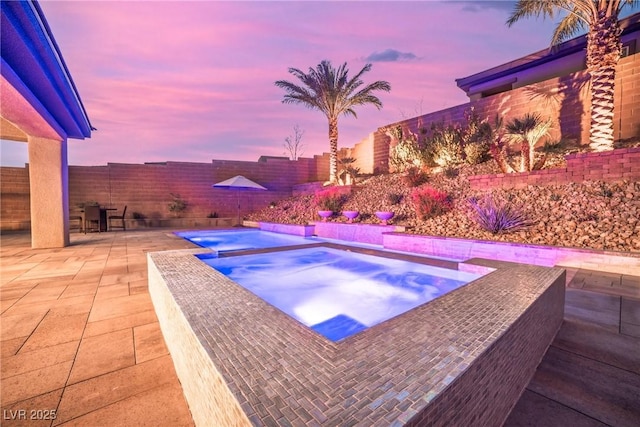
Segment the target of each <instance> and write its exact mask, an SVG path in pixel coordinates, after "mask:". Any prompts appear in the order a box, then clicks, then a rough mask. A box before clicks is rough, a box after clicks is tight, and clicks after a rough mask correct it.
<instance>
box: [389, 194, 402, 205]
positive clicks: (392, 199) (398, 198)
mask: <svg viewBox="0 0 640 427" xmlns="http://www.w3.org/2000/svg"><path fill="white" fill-rule="evenodd" d="M403 198H404V196H403V195H402V194H398V193H390V194H388V195H387V200H388V201H389V203H390V204H392V205H398V204H400V202H402V199H403Z"/></svg>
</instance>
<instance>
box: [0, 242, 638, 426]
mask: <svg viewBox="0 0 640 427" xmlns="http://www.w3.org/2000/svg"><path fill="white" fill-rule="evenodd" d="M71 241H72V245H71V246H69V247H67V248H63V249H50V250H47V249H37V250H33V249H31V248H30V240H29V236H28V234H8V235H2V242H1V245H0V303H1V304H0V315H1V318H0V340H1V343H0V352H1V361H0V365H1V366H2V375H1V377H0V383H1V384H0V403H1V407H2V408H1V409H2V410H3V413H6V414H10V413H13V414H17V413H18V411H19V410H27V411H28V410H29V409H41V410H42V409H55V410H57V418H56V420H54V421H53V423H52V421H51V420H41V421H37V420H28V422H27V423H25V422H24V420H7V419H3V420H1V424H2V425H3V426H14V425H27V426H29V427H34V426H51V425H65V426H70V425H78V426H89V425H90V426H98V425H108V426H141V425H151V426H163V425H172V426H180V425H193V421H192V418H191V415H190V413H189V410H188V408H187V405H186V402H185V400H184V397H183V395H182V390H181V388H180V384H179V382H178V380H177V377H176V374H175V371H174V368H173V363H172V360H171V357H170V356H169V355H168V354H167V353H166V352H165V351H164V349H161V348H160V347H161V346H160V345H159V343H158V342H157V341H156V339H157V335H155V333H154V328H155V326H151V325H156V324H157V321H158V320H157V317H156V315H155V312H154V311H153V309H152V308H147V309H144V310H143V311H136V310H135V307H138V308H140V305H138V303H135V302H134V303H132V304H128V303H126V302H125V300H126V299H127V298H128V297H127V296H126V295H123V294H122V293H120V292H122V291H121V290H119V291H118V292H115V294H112V295H110V293H111V292H114V290H113V289H105V290H101V297H100V298H96V295H97V292H98V290H99V288H100V287H103V286H111V285H123V284H128V286H129V297H133V296H136V295H138V294H147V293H148V290H147V280H146V274H147V272H146V269H147V265H146V255H145V254H146V252H147V251H160V250H167V249H181V248H189V247H192V246H191V245H190V244H188V243H187V242H185V241H184V240H182V239H177V238H175V237H172V236H171V234H170V231H164V230H162V231H161V230H151V231H127V232H124V233H123V232H113V233H99V234H98V233H94V234H87V235H84V234H81V233H73V234H72V236H71ZM43 263H46V268H43V267H42V266H41V265H42V264H43ZM123 266H126V271H125V270H124V269H123ZM52 268H53V269H55V270H54V271H50V269H52ZM577 273H581V275H579V276H578V279H580V277H583V276H586V275H591V276H598V273H597V272H585V271H580V270H573V271H568V274H567V277H568V278H572V277H573V275H576V274H577ZM103 280H104V281H103ZM596 280H597V281H598V280H600V279H596ZM639 280H640V279H638V277H636V276H622V278H621V280H620V285H619V286H618V287H617V288H626V289H623V291H624V290H626V291H627V292H631V295H629V296H630V297H629V298H622V299H621V311H622V320H623V322H622V323H621V325H620V328H621V330H622V335H625V334H624V331H625V330H627V331H629V332H633V333H634V334H635V337H638V336H640V332H638V331H640V325H638V320H637V319H638V312H639V307H640V301H638V298H634V297H633V296H634V295H636V296H637V295H640V294H639V293H638V289H639V288H640V287H638V286H635V283H636V282H638V281H639ZM582 283H584V282H582ZM582 283H581V284H576V286H575V287H582ZM603 283H606V282H603ZM589 286H593V283H592V284H590V285H589ZM49 287H51V288H54V290H48V289H47V288H49ZM57 287H64V290H63V291H62V292H61V293H59V294H58V295H57V296H55V294H56V293H57V292H58V290H56V289H55V288H57ZM611 288H614V287H613V286H611V287H610V289H611ZM612 291H613V292H614V293H617V292H618V290H617V289H615V288H614V289H613V290H612ZM32 292H33V293H32ZM30 293H31V297H30V298H29V299H27V298H26V296H27V295H28V294H30ZM116 294H117V295H116ZM38 295H40V296H41V298H40V297H38ZM103 297H104V298H103ZM32 298H33V299H32ZM108 300H113V301H112V302H113V303H114V307H113V309H114V311H116V312H117V313H116V315H115V316H113V317H112V316H110V315H109V314H108V313H109V308H108V307H109V306H108V304H107V305H106V306H105V305H104V304H105V303H106V302H108ZM96 303H98V305H96V307H94V304H96ZM123 305H124V306H126V307H130V308H131V307H134V310H133V311H131V310H123ZM142 306H144V304H142ZM105 307H106V308H105ZM94 308H95V311H94ZM594 309H595V307H594V306H587V307H583V309H581V310H582V311H580V313H578V314H577V315H579V316H583V317H582V319H586V318H587V316H589V312H590V311H592V310H594ZM606 309H607V308H606V306H605V310H606ZM64 314H66V315H68V316H72V317H71V318H73V316H74V315H79V316H80V317H82V316H84V322H85V323H84V329H83V330H82V331H81V333H80V336H79V337H77V339H74V340H67V339H65V338H63V336H64V334H62V335H59V334H57V333H56V334H54V336H55V337H56V338H55V340H53V341H47V339H48V338H46V337H44V336H42V335H41V334H40V333H38V334H35V335H34V332H35V331H36V329H37V328H38V327H40V326H41V323H42V322H43V319H44V318H45V317H46V316H47V315H51V316H54V315H55V316H61V315H64ZM91 314H94V319H92V320H90V319H89V316H88V315H91ZM599 317H600V315H599V314H597V313H596V314H594V313H591V318H595V319H596V320H597V319H598V318H599ZM625 319H626V323H625ZM578 321H580V319H578ZM48 322H49V320H48ZM580 324H582V323H580ZM57 325H58V327H60V328H62V330H63V331H66V330H67V328H69V332H73V333H77V332H74V331H75V330H76V328H77V326H76V325H75V324H74V323H70V324H66V323H64V322H62V323H57ZM42 327H43V328H44V327H47V325H46V324H45V325H43V326H42ZM596 328H598V329H601V325H598V326H596ZM631 328H633V330H631ZM122 330H133V342H134V344H133V345H134V348H135V349H136V352H137V351H138V349H139V350H140V351H141V353H142V354H141V355H138V354H137V353H136V360H135V363H134V364H133V365H130V366H126V367H122V368H114V369H115V370H113V371H110V372H108V373H105V374H103V375H98V376H95V377H91V378H88V379H85V380H83V381H80V382H77V383H75V384H70V383H69V382H68V378H69V375H70V373H71V371H72V368H73V367H74V362H75V359H76V354H77V349H79V348H80V345H81V343H82V342H83V341H84V340H86V339H88V338H92V337H98V336H100V335H105V334H109V333H113V332H117V331H122ZM42 331H43V329H41V332H42ZM138 332H140V334H138ZM569 332H570V334H569V335H570V336H571V337H573V339H574V341H572V342H571V344H569V343H568V342H567V340H569V339H570V337H569V336H565V340H564V342H563V343H564V346H565V347H568V346H569V345H571V346H573V347H574V348H577V347H578V346H579V345H580V341H581V340H582V341H585V342H586V343H588V344H589V346H590V347H593V349H591V350H589V351H590V354H591V356H590V357H594V356H593V355H594V354H596V353H597V352H600V351H602V349H605V348H607V347H609V348H614V347H617V346H621V347H620V351H619V352H618V353H619V354H621V355H624V356H625V357H624V358H623V357H621V356H618V358H617V359H616V361H615V363H614V362H613V361H611V360H609V361H608V363H611V364H614V365H616V366H621V367H626V369H629V367H628V366H629V363H634V362H633V361H632V362H629V361H628V360H627V359H628V357H632V356H633V355H634V354H635V353H634V352H632V351H628V347H629V345H631V347H633V346H634V345H635V343H636V342H631V344H629V342H627V340H626V339H624V337H619V338H618V339H616V340H614V341H610V340H609V341H606V342H602V343H600V344H598V343H599V342H600V341H599V340H601V338H598V336H591V335H590V334H589V333H587V332H584V333H582V334H578V333H575V331H573V330H571V331H569ZM38 335H40V336H41V337H42V339H43V341H40V340H36V338H38ZM631 336H632V334H631V333H627V334H626V337H631ZM136 337H137V338H136ZM562 337H563V336H561V337H560V338H562ZM581 337H585V338H581ZM29 339H31V344H30V346H25V344H26V342H27V341H28V340H29ZM620 340H624V343H623V344H622V345H621V344H620V343H618V341H620ZM45 343H46V344H47V345H44V344H45ZM572 351H574V352H575V351H576V350H575V349H572ZM113 356H114V357H115V358H117V357H119V356H120V355H119V354H114V355H113ZM634 366H637V364H636V365H634ZM372 374H373V375H375V373H372ZM583 378H584V380H585V381H586V382H587V383H589V382H592V380H590V379H589V378H588V376H587V377H583ZM348 381H351V382H353V381H357V378H353V379H351V378H350V379H348ZM283 386H285V387H286V386H287V384H286V383H285V384H283ZM525 394H526V393H525ZM529 394H531V392H529ZM536 396H538V395H536ZM548 402H549V399H547V398H545V404H540V405H538V406H535V405H534V406H533V407H528V409H529V410H530V412H528V413H527V415H526V416H525V417H524V420H525V421H526V423H530V422H531V420H541V422H546V421H545V420H548V418H547V419H545V418H544V417H543V416H544V415H545V414H549V413H552V414H553V415H554V416H556V417H557V416H558V412H550V411H549V406H548ZM293 403H294V402H293V401H292V400H287V401H284V402H282V401H277V399H276V401H275V405H274V406H270V407H269V408H270V409H272V410H273V411H274V413H275V412H278V411H279V412H281V413H282V414H283V415H285V416H286V417H287V418H288V419H294V418H292V415H293V414H294V413H300V414H302V415H303V416H304V414H305V409H304V408H300V407H297V406H295V405H294V404H293ZM317 403H318V402H317V401H315V402H313V404H317ZM556 406H557V407H559V408H560V409H561V410H563V411H564V412H565V413H567V412H574V413H575V411H572V410H571V409H568V408H567V407H566V406H564V405H563V404H556ZM4 411H6V412H4ZM294 411H295V412H294ZM368 411H369V412H368ZM370 411H371V409H368V407H365V408H363V409H362V412H361V415H362V416H363V417H364V418H363V419H366V415H367V413H370ZM306 414H307V416H308V418H309V419H311V418H313V417H317V416H318V414H317V412H314V411H313V405H312V408H311V412H308V411H307V412H306ZM568 419H571V418H570V417H569V418H568ZM561 420H562V418H554V421H561ZM591 420H592V419H591ZM581 421H582V422H585V418H584V416H582V418H581ZM592 421H594V422H593V425H602V424H599V423H598V422H597V421H595V420H592ZM560 424H563V425H569V424H570V423H561V422H560ZM521 425H523V424H521ZM528 425H530V424H528ZM539 425H540V424H539ZM547 425H548V424H547ZM583 425H586V424H583Z"/></svg>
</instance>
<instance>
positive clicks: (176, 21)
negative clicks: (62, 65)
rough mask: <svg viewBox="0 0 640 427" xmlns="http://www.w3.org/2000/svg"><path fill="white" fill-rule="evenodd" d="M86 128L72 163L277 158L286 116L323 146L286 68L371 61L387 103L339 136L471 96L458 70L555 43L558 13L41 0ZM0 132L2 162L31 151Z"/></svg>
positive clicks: (347, 140)
mask: <svg viewBox="0 0 640 427" xmlns="http://www.w3.org/2000/svg"><path fill="white" fill-rule="evenodd" d="M40 4H41V6H42V9H43V11H44V14H45V16H46V18H47V21H48V23H49V25H50V27H51V30H52V32H53V35H54V37H55V39H56V41H57V43H58V46H59V47H60V50H61V51H62V55H63V57H64V60H65V62H66V64H67V67H68V68H69V71H70V73H71V76H72V78H73V80H74V82H75V84H76V87H77V88H78V91H79V93H80V97H81V99H82V101H83V103H84V106H85V109H86V111H87V114H88V116H89V120H90V121H91V124H92V125H93V126H94V127H95V128H97V130H96V131H94V132H92V136H91V138H90V139H86V140H74V139H71V140H69V150H68V152H69V155H68V156H69V164H70V165H104V164H106V163H144V162H158V161H186V162H210V161H211V159H220V160H222V159H224V160H251V161H255V160H257V159H258V157H260V156H261V155H270V156H282V155H285V149H284V146H283V145H284V139H285V137H287V136H288V135H292V134H293V127H294V125H296V124H297V125H298V126H299V127H300V128H301V129H302V130H304V136H303V138H302V144H303V145H304V147H303V157H311V156H313V155H315V154H321V153H322V152H326V151H328V137H327V126H328V125H327V120H326V118H325V117H324V115H323V114H322V113H321V112H318V111H312V110H309V109H306V108H305V107H303V106H301V105H288V104H282V102H281V101H282V98H283V95H284V91H283V90H282V89H280V88H277V87H276V86H275V85H274V82H275V81H276V80H281V79H283V80H290V81H292V82H296V79H295V77H294V76H292V75H291V74H289V73H288V71H287V70H288V68H289V67H295V68H299V69H301V70H303V71H305V72H306V71H307V70H308V69H309V67H315V66H316V65H317V64H318V63H319V62H320V61H322V60H324V59H327V60H330V61H331V62H332V63H333V64H334V65H335V66H338V65H340V64H342V63H343V62H347V64H348V68H349V69H350V71H351V73H350V75H353V74H355V73H356V72H357V71H359V70H360V69H361V68H362V67H363V66H364V65H365V64H366V63H368V62H371V63H372V64H373V68H372V70H371V71H370V72H369V73H365V74H364V76H363V80H364V82H365V84H367V83H371V82H373V81H374V80H386V81H388V82H389V83H390V84H391V92H389V93H385V92H382V93H379V97H380V99H381V100H382V102H383V104H384V107H383V108H382V110H380V111H378V110H377V109H376V108H375V107H373V106H364V107H359V108H357V110H356V112H357V113H358V118H357V119H354V118H352V117H346V116H343V117H341V118H340V120H339V131H340V135H339V146H340V147H351V146H353V145H355V144H356V143H357V142H359V141H360V140H361V139H363V138H365V137H366V136H367V135H368V134H369V133H371V132H374V131H375V130H376V129H377V128H378V127H381V126H384V125H386V124H389V123H393V122H396V121H399V120H402V119H404V118H409V117H414V116H417V115H420V114H426V113H430V112H433V111H438V110H441V109H443V108H447V107H452V106H455V105H459V104H463V103H466V102H467V101H468V98H467V97H466V95H465V93H464V92H463V91H462V90H460V89H459V88H458V87H457V86H456V83H455V79H457V78H462V77H467V76H470V75H472V74H475V73H478V72H481V71H484V70H486V69H488V68H492V67H494V66H497V65H500V64H503V63H505V62H509V61H511V60H514V59H517V58H520V57H523V56H525V55H528V54H530V53H533V52H536V51H538V50H541V49H544V48H546V47H548V46H549V41H550V38H551V34H552V30H553V28H554V27H555V24H556V23H555V22H551V21H549V20H547V21H543V20H541V19H529V20H525V21H521V22H519V23H516V24H515V25H514V26H513V27H511V28H508V27H507V26H506V24H505V21H506V19H507V17H508V15H509V13H510V11H511V10H512V7H513V3H511V2H505V1H498V2H491V1H469V2H464V1H413V2H399V1H384V2H375V1H357V2H356V1H349V2H346V1H333V2H327V1H323V2H309V1H281V2H270V1H231V2H220V1H180V2H167V1H162V2H159V1H147V2H132V1H123V2H97V1H64V2H63V1H41V2H40ZM26 153H27V146H26V144H24V143H16V142H7V141H3V142H2V164H3V165H14V166H22V165H24V163H26V162H27V161H28V159H27V154H26Z"/></svg>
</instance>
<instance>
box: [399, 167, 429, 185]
mask: <svg viewBox="0 0 640 427" xmlns="http://www.w3.org/2000/svg"><path fill="white" fill-rule="evenodd" d="M403 180H404V182H405V183H406V184H407V185H408V186H409V187H419V186H420V185H422V184H424V183H425V182H427V181H428V180H429V175H427V174H426V173H425V172H424V171H423V170H422V169H420V168H417V167H411V168H408V169H407V172H406V174H405V175H404V176H403Z"/></svg>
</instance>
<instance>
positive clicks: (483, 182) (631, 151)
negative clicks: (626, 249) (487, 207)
mask: <svg viewBox="0 0 640 427" xmlns="http://www.w3.org/2000/svg"><path fill="white" fill-rule="evenodd" d="M566 160H567V167H566V168H557V169H545V170H540V171H532V172H522V173H512V174H498V175H476V176H470V177H469V183H470V185H471V188H474V189H489V188H525V187H526V186H528V185H552V184H561V183H565V182H582V181H622V180H628V181H638V180H640V147H635V148H622V149H618V150H613V151H605V152H602V153H578V154H571V155H568V156H566Z"/></svg>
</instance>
